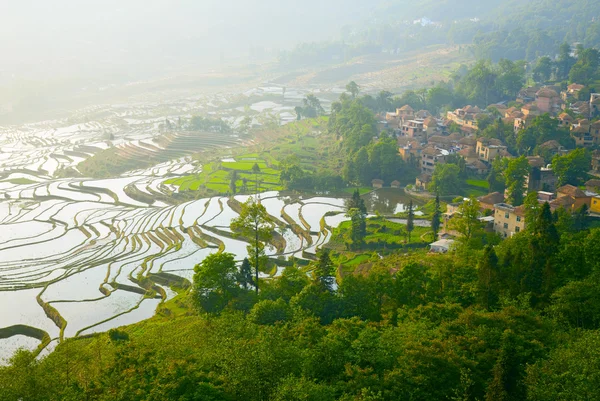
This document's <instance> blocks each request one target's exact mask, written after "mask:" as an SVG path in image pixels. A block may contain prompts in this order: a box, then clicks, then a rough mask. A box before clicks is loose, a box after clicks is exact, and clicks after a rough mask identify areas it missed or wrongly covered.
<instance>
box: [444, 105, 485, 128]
mask: <svg viewBox="0 0 600 401" xmlns="http://www.w3.org/2000/svg"><path fill="white" fill-rule="evenodd" d="M482 114H484V113H483V112H482V111H481V109H480V108H479V107H477V106H466V107H464V108H462V109H456V110H454V111H449V112H448V114H447V115H446V117H447V118H448V120H450V121H453V122H455V123H456V124H458V125H460V126H461V127H462V128H466V129H468V130H470V131H476V130H477V128H478V126H477V117H478V116H480V115H482Z"/></svg>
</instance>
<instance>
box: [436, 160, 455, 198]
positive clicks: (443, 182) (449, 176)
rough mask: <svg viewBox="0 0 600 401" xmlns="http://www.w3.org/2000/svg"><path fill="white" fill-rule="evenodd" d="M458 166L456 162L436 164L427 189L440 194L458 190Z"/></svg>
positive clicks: (453, 193) (450, 193) (443, 194)
mask: <svg viewBox="0 0 600 401" xmlns="http://www.w3.org/2000/svg"><path fill="white" fill-rule="evenodd" d="M460 183H461V181H460V168H459V167H458V166H457V165H456V164H450V163H448V164H437V165H436V166H435V170H434V171H433V176H432V177H431V184H429V191H430V192H435V193H437V194H439V195H441V196H445V195H456V194H458V193H459V192H460Z"/></svg>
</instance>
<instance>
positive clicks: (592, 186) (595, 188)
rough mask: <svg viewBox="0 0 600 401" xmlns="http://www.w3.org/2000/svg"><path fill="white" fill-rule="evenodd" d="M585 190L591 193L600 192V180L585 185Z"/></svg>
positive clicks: (593, 180) (590, 181)
mask: <svg viewBox="0 0 600 401" xmlns="http://www.w3.org/2000/svg"><path fill="white" fill-rule="evenodd" d="M585 189H587V190H588V191H590V192H600V180H598V179H592V180H589V181H588V182H586V183H585Z"/></svg>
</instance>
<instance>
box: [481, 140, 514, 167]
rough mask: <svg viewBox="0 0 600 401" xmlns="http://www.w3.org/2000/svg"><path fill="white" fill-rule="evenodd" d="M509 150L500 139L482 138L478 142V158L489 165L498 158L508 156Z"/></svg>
mask: <svg viewBox="0 0 600 401" xmlns="http://www.w3.org/2000/svg"><path fill="white" fill-rule="evenodd" d="M507 149H508V148H507V147H506V146H504V145H502V142H501V141H499V140H498V139H488V138H480V139H478V140H477V148H476V153H477V157H478V158H479V160H481V161H484V162H487V163H491V162H492V161H494V159H495V158H496V157H498V156H506V154H507V153H508V150H507Z"/></svg>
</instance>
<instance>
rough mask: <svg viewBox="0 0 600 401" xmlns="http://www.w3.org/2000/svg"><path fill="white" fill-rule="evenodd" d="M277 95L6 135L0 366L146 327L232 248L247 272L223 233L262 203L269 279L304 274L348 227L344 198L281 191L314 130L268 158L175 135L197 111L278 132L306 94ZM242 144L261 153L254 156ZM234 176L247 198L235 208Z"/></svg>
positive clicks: (124, 111) (219, 134)
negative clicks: (26, 352) (24, 352)
mask: <svg viewBox="0 0 600 401" xmlns="http://www.w3.org/2000/svg"><path fill="white" fill-rule="evenodd" d="M276 91H277V88H272V87H271V88H258V89H256V90H254V91H253V92H250V93H247V94H246V97H245V99H246V101H248V102H250V103H252V101H254V104H253V106H252V107H251V109H250V110H248V108H246V109H244V108H243V107H240V106H237V105H236V104H235V101H236V100H235V99H237V98H235V99H232V98H227V97H226V96H224V95H218V96H215V97H211V98H208V97H203V98H196V99H190V100H189V101H188V102H187V103H182V102H181V101H178V102H177V103H170V104H156V105H154V106H147V105H145V106H142V107H136V106H123V105H117V106H104V107H95V108H90V109H84V110H81V111H80V112H79V113H78V114H76V116H74V117H71V118H70V119H68V120H54V121H45V122H41V123H36V124H29V125H24V126H19V127H10V126H6V127H3V128H2V138H3V139H2V143H0V163H1V164H0V177H1V182H0V191H1V193H0V198H1V201H0V214H1V216H0V221H1V223H2V226H3V230H2V232H1V233H0V314H2V316H3V320H2V322H1V324H0V326H1V327H0V338H2V340H0V349H1V350H2V351H1V354H0V358H8V357H10V356H11V355H12V354H13V352H14V351H15V350H17V349H18V348H22V347H25V348H26V349H30V350H37V351H39V352H40V353H41V355H44V354H46V353H49V352H51V351H52V350H53V348H54V347H55V346H56V345H57V344H58V343H59V342H60V341H62V340H63V339H65V338H71V337H77V336H86V335H90V334H93V333H97V332H105V331H108V330H109V329H111V328H115V327H119V326H123V325H127V324H131V323H135V322H138V321H141V320H144V319H147V318H150V317H151V316H153V315H154V313H155V311H156V309H157V307H159V306H160V304H161V303H162V302H165V301H166V300H170V299H172V298H173V297H175V296H176V295H177V294H178V292H185V291H186V289H188V288H189V287H190V285H191V280H192V276H193V274H194V270H193V269H194V266H195V265H196V264H198V263H199V262H200V261H202V260H203V259H204V258H205V257H206V256H207V255H209V254H211V253H215V252H222V251H225V250H226V251H227V252H231V253H233V254H235V255H236V258H237V259H238V260H239V261H241V260H242V259H244V258H245V257H246V256H248V251H247V249H246V247H247V245H248V244H247V243H246V242H244V241H243V240H242V239H240V238H239V237H238V236H236V235H234V233H233V232H232V231H231V229H230V227H229V226H230V223H231V221H232V219H234V218H235V217H237V216H238V212H239V206H240V205H241V204H242V203H244V202H246V201H247V200H248V198H250V197H253V196H256V195H255V193H256V192H260V195H258V196H259V198H260V202H261V203H262V205H264V206H265V208H266V210H267V211H268V213H269V215H270V216H271V218H272V221H274V222H275V223H276V230H275V231H276V232H275V233H274V236H273V239H272V240H271V242H270V244H269V246H268V247H267V250H266V254H267V256H268V257H269V260H270V262H269V264H268V268H267V269H266V270H265V271H263V272H262V273H261V274H262V275H263V277H270V276H274V275H277V274H278V272H280V271H281V270H282V267H283V266H286V265H288V264H289V263H291V262H290V261H292V260H296V261H298V264H300V265H302V264H303V263H302V260H307V259H313V258H314V255H315V254H316V252H317V250H318V249H319V248H320V247H321V246H322V245H324V244H326V243H327V242H328V241H329V240H330V238H331V235H332V232H333V230H334V229H335V228H336V227H337V226H338V225H339V224H340V223H342V222H343V221H344V220H346V217H345V210H346V209H345V202H346V199H345V197H346V196H347V195H349V194H350V192H348V193H345V194H342V196H341V197H337V196H334V197H331V196H330V195H328V196H317V195H306V196H302V195H299V194H284V193H280V192H279V191H280V190H281V189H282V186H281V183H280V178H279V175H280V170H281V166H280V165H279V162H278V161H277V160H278V159H279V160H280V157H284V156H285V154H286V152H287V151H288V150H289V149H288V147H290V146H301V147H302V149H304V150H302V149H300V150H299V151H300V152H304V153H306V155H305V156H306V157H305V158H304V159H303V162H304V163H306V164H307V168H308V165H310V164H311V163H312V161H311V160H314V158H316V157H319V155H318V151H317V147H319V145H318V142H317V141H318V140H317V139H315V138H314V137H311V136H310V135H306V136H305V135H304V134H306V133H310V132H311V130H313V129H316V128H315V127H312V126H302V125H301V124H299V125H296V126H293V124H292V125H291V127H292V128H289V129H288V131H289V132H292V134H293V132H294V131H293V130H304V131H305V132H302V134H303V137H304V139H302V141H301V143H300V145H294V143H295V142H296V141H295V140H294V139H293V138H294V137H293V135H292V139H290V140H289V141H287V142H285V141H283V142H281V143H280V144H279V145H278V146H277V147H275V149H274V150H272V151H271V152H260V150H259V149H260V146H258V147H257V146H254V144H255V141H260V140H261V139H260V138H254V137H249V136H246V135H244V134H243V133H242V134H241V133H239V132H233V131H230V130H223V129H221V128H219V127H211V126H206V127H203V128H202V129H195V130H190V129H188V128H186V129H184V128H182V127H181V125H182V124H184V122H182V118H181V117H180V116H181V115H183V116H184V117H183V119H184V121H189V119H190V118H192V115H193V114H194V113H196V112H197V111H199V110H202V109H203V108H208V109H210V110H211V112H210V114H209V115H211V116H214V117H215V119H216V118H217V117H218V118H222V119H223V120H229V121H230V122H232V123H234V124H235V123H236V121H237V123H238V124H239V121H240V120H241V119H242V118H243V117H244V116H249V118H250V120H251V121H252V122H253V123H254V124H258V121H261V123H262V124H263V125H267V124H269V123H268V121H267V122H265V120H266V119H268V118H270V119H273V118H276V119H277V121H278V123H277V124H276V125H277V126H279V125H280V124H286V123H289V122H291V121H292V120H293V118H291V117H290V116H291V112H290V110H293V105H294V104H297V103H298V102H299V99H301V97H302V94H301V93H300V91H298V92H294V91H291V90H288V91H287V93H286V94H284V93H282V92H283V91H282V90H279V92H278V93H277V92H276ZM274 92H275V93H276V94H275V95H274V94H273V93H274ZM334 92H335V91H334ZM338 92H339V91H338ZM323 96H324V102H326V101H327V100H326V99H327V96H328V95H327V94H324V95H323ZM330 96H331V97H334V96H337V94H336V93H332V94H331V95H330ZM264 98H267V99H270V100H269V101H265V100H263V99H264ZM273 99H275V100H278V101H280V104H277V103H274V102H273V101H272V100H273ZM238 100H239V99H238ZM265 105H266V106H268V107H267V109H265V107H266V106H265ZM274 116H276V117H274ZM286 119H287V120H286ZM206 121H208V120H206ZM206 121H204V123H205V122H206ZM200 123H202V121H200ZM310 124H313V123H310ZM290 130H291V131H290ZM298 136H299V135H298ZM272 139H273V138H268V137H267V138H262V141H263V142H265V141H266V142H268V141H270V140H272ZM242 145H244V146H246V148H242ZM247 146H250V147H252V146H254V148H255V149H257V151H256V152H250V153H248V147H247ZM236 149H244V150H245V153H244V152H240V151H236ZM277 152H279V153H277ZM234 153H237V154H234ZM198 155H200V156H198ZM221 155H222V156H221ZM273 155H277V156H278V157H277V158H275V157H274V156H273ZM332 162H335V160H333V161H332ZM256 168H258V170H259V171H254V170H253V169H256ZM233 172H235V177H236V178H235V180H234V182H235V187H236V188H237V192H238V193H241V194H242V195H236V196H231V195H232V194H231V181H232V180H231V176H232V173H233ZM401 203H402V202H401V200H398V199H395V198H394V199H393V200H391V201H390V200H385V202H383V203H382V205H383V204H385V205H386V206H382V208H383V209H384V208H385V207H387V208H388V209H389V210H388V212H389V214H393V213H395V212H397V211H398V210H401V209H402V205H401ZM398 208H400V209H398ZM304 264H306V263H304Z"/></svg>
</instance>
